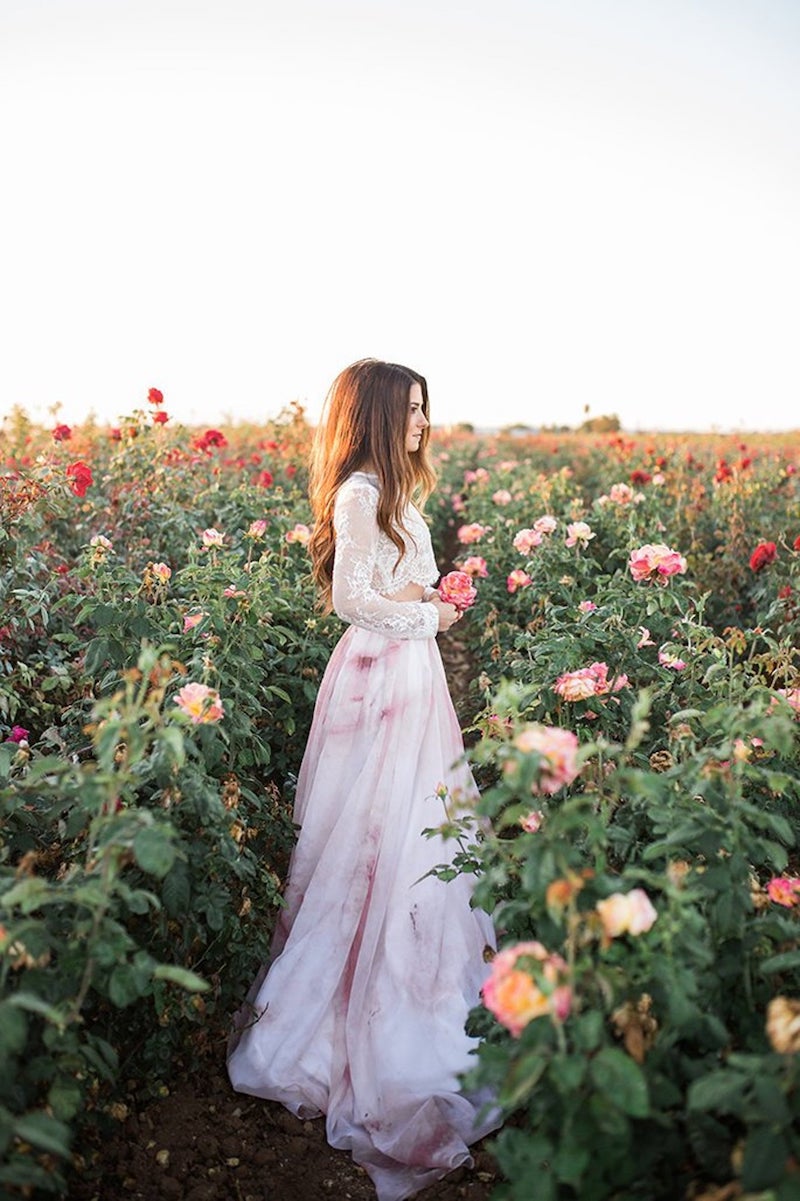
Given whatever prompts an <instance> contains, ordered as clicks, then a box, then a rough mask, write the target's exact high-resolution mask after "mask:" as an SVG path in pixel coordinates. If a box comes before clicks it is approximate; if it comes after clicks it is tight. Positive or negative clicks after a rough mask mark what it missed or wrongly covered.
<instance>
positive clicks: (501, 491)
mask: <svg viewBox="0 0 800 1201" xmlns="http://www.w3.org/2000/svg"><path fill="white" fill-rule="evenodd" d="M492 500H493V501H494V503H495V504H496V505H510V504H511V501H512V496H511V493H510V492H509V491H508V489H507V488H498V490H497V492H495V493H494V495H493V496H492Z"/></svg>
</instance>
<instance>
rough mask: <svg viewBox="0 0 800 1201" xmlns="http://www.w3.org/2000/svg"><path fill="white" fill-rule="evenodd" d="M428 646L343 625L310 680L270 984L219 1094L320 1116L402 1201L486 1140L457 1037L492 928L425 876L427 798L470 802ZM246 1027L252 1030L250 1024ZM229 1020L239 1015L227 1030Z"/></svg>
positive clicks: (437, 815)
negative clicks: (316, 680) (464, 1086)
mask: <svg viewBox="0 0 800 1201" xmlns="http://www.w3.org/2000/svg"><path fill="white" fill-rule="evenodd" d="M462 755H463V743H462V739H461V731H460V729H459V725H458V720H457V718H456V715H455V712H454V710H453V705H452V701H451V699H450V694H449V691H448V688H447V681H446V679H445V674H444V669H443V667H442V661H441V658H440V655H439V648H438V646H437V644H436V640H435V639H433V638H430V639H407V640H401V639H392V638H386V637H385V636H383V635H382V634H377V633H371V632H370V631H367V630H363V629H359V628H356V627H352V626H351V627H350V628H349V629H348V630H347V632H346V633H345V635H344V636H343V638H342V639H341V641H340V642H339V643H338V645H337V647H336V649H335V650H334V652H333V655H332V657H331V660H330V663H329V664H328V668H327V670H326V672H325V676H324V679H323V681H322V685H321V687H320V692H319V696H318V698H317V703H316V708H315V712H314V720H313V724H312V727H311V733H310V735H309V740H308V745H307V747H306V752H305V756H304V759H303V764H302V767H301V770H300V775H299V778H298V786H297V798H296V803H295V821H296V822H297V823H298V824H299V826H300V827H301V828H300V834H299V838H298V842H297V845H296V847H295V850H294V854H293V856H292V861H291V865H290V870H289V882H288V886H287V890H286V894H285V900H286V908H285V909H284V910H283V911H282V913H281V917H280V921H279V924H278V928H277V930H276V933H275V939H274V944H273V959H272V962H271V965H270V967H269V970H268V972H267V974H266V976H264V973H263V972H262V974H261V977H262V978H260V983H259V982H257V983H256V985H254V989H253V990H252V991H251V997H250V1005H251V1006H252V1008H249V1009H248V1015H249V1017H248V1019H246V1020H249V1022H250V1024H249V1025H248V1026H247V1027H246V1028H245V1029H244V1031H243V1032H241V1033H239V1034H237V1036H236V1038H235V1046H234V1049H233V1051H232V1053H231V1055H230V1058H229V1062H228V1069H229V1073H230V1079H231V1083H232V1084H233V1087H234V1088H235V1089H236V1090H237V1091H239V1092H243V1093H250V1094H252V1095H254V1096H257V1097H264V1098H267V1099H270V1100H276V1101H280V1102H282V1103H283V1104H284V1105H285V1106H286V1107H287V1108H288V1109H290V1110H291V1111H292V1112H293V1113H295V1114H297V1115H298V1116H301V1117H316V1116H318V1115H320V1114H325V1115H326V1128H327V1136H328V1141H329V1142H330V1144H331V1145H332V1146H334V1147H338V1148H344V1149H348V1150H350V1151H351V1152H352V1155H353V1158H354V1160H355V1161H356V1163H359V1164H361V1165H362V1166H363V1167H364V1168H365V1169H366V1171H367V1172H368V1173H369V1175H370V1176H371V1178H372V1180H373V1182H374V1184H375V1188H376V1191H377V1195H378V1198H379V1201H401V1199H402V1198H407V1197H411V1196H413V1195H414V1193H416V1192H418V1191H419V1190H420V1189H422V1188H425V1187H426V1186H427V1185H429V1184H431V1183H432V1182H433V1181H434V1180H436V1179H438V1178H439V1177H441V1176H444V1175H445V1174H446V1173H447V1172H450V1171H452V1170H453V1169H454V1168H457V1167H459V1166H460V1165H462V1164H470V1163H471V1162H472V1161H471V1157H470V1154H469V1151H468V1145H469V1144H470V1143H473V1142H475V1141H476V1140H478V1139H479V1138H481V1137H482V1136H483V1135H484V1134H486V1133H488V1131H489V1130H492V1129H495V1128H496V1127H497V1126H498V1125H499V1117H498V1114H497V1111H496V1109H493V1108H491V1107H490V1106H488V1105H487V1104H486V1099H485V1098H480V1097H475V1096H472V1097H470V1096H466V1095H465V1094H464V1093H463V1092H462V1091H461V1090H460V1088H459V1081H458V1076H459V1073H462V1072H465V1071H467V1070H468V1069H469V1068H470V1067H471V1066H472V1065H473V1064H474V1056H473V1055H472V1054H471V1052H472V1051H473V1049H474V1047H475V1045H476V1040H474V1039H470V1038H468V1037H467V1035H466V1034H465V1032H464V1023H465V1021H466V1018H467V1014H468V1013H469V1010H470V1009H471V1008H472V1007H473V1006H474V1005H476V1004H477V1003H478V1001H479V991H480V988H481V985H482V983H483V981H484V979H485V978H486V974H487V971H488V966H487V963H486V959H485V954H484V953H485V951H486V948H487V947H491V948H494V945H495V941H494V931H493V928H492V923H491V920H490V918H489V917H488V915H487V914H485V913H483V912H482V911H480V910H477V909H473V908H471V906H470V894H471V882H470V879H469V877H467V876H457V877H456V878H455V879H453V880H452V881H449V882H448V883H444V882H442V881H440V880H437V879H434V878H431V877H428V878H425V876H426V872H428V871H429V869H430V868H431V867H433V866H434V865H435V864H438V863H442V862H445V861H448V860H449V859H451V858H452V855H453V852H454V849H457V844H456V843H455V842H454V841H452V840H451V841H447V842H445V841H444V840H443V839H441V838H439V837H438V836H436V837H434V838H424V837H422V833H421V832H422V830H423V829H425V828H428V827H433V826H439V825H440V824H441V823H442V822H443V821H444V820H445V811H444V808H443V803H442V801H441V799H440V798H439V797H438V796H437V795H436V789H437V786H438V785H439V784H440V783H444V784H447V785H448V787H449V788H451V789H459V790H461V792H462V795H464V796H466V797H467V798H468V799H469V800H471V799H472V798H474V796H475V795H476V790H475V785H474V782H473V780H472V777H471V775H470V773H469V770H468V768H467V767H466V766H465V765H464V764H463V762H460V760H461V756H462ZM259 1014H260V1015H261V1016H260V1017H258V1019H257V1020H254V1019H255V1018H256V1016H257V1015H259ZM240 1017H241V1015H240Z"/></svg>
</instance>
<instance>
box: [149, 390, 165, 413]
mask: <svg viewBox="0 0 800 1201" xmlns="http://www.w3.org/2000/svg"><path fill="white" fill-rule="evenodd" d="M147 400H148V403H149V404H151V405H154V406H155V407H156V408H157V409H160V408H161V406H162V404H163V403H164V393H163V392H161V391H159V389H158V388H151V389H150V391H149V392H148V393H147Z"/></svg>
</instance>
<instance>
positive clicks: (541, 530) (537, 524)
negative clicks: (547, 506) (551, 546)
mask: <svg viewBox="0 0 800 1201" xmlns="http://www.w3.org/2000/svg"><path fill="white" fill-rule="evenodd" d="M557 525H558V522H557V521H556V519H555V517H551V516H550V514H549V513H545V515H544V517H537V518H536V520H535V521H534V523H533V528H534V529H535V530H536V532H537V534H552V532H553V530H554V529H555V528H556V526H557Z"/></svg>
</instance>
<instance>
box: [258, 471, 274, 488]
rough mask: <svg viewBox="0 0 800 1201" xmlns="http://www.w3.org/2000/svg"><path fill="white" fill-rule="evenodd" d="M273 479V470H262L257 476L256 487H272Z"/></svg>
mask: <svg viewBox="0 0 800 1201" xmlns="http://www.w3.org/2000/svg"><path fill="white" fill-rule="evenodd" d="M272 479H273V476H272V472H271V471H261V472H259V474H258V475H257V476H256V487H258V488H271V487H272Z"/></svg>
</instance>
